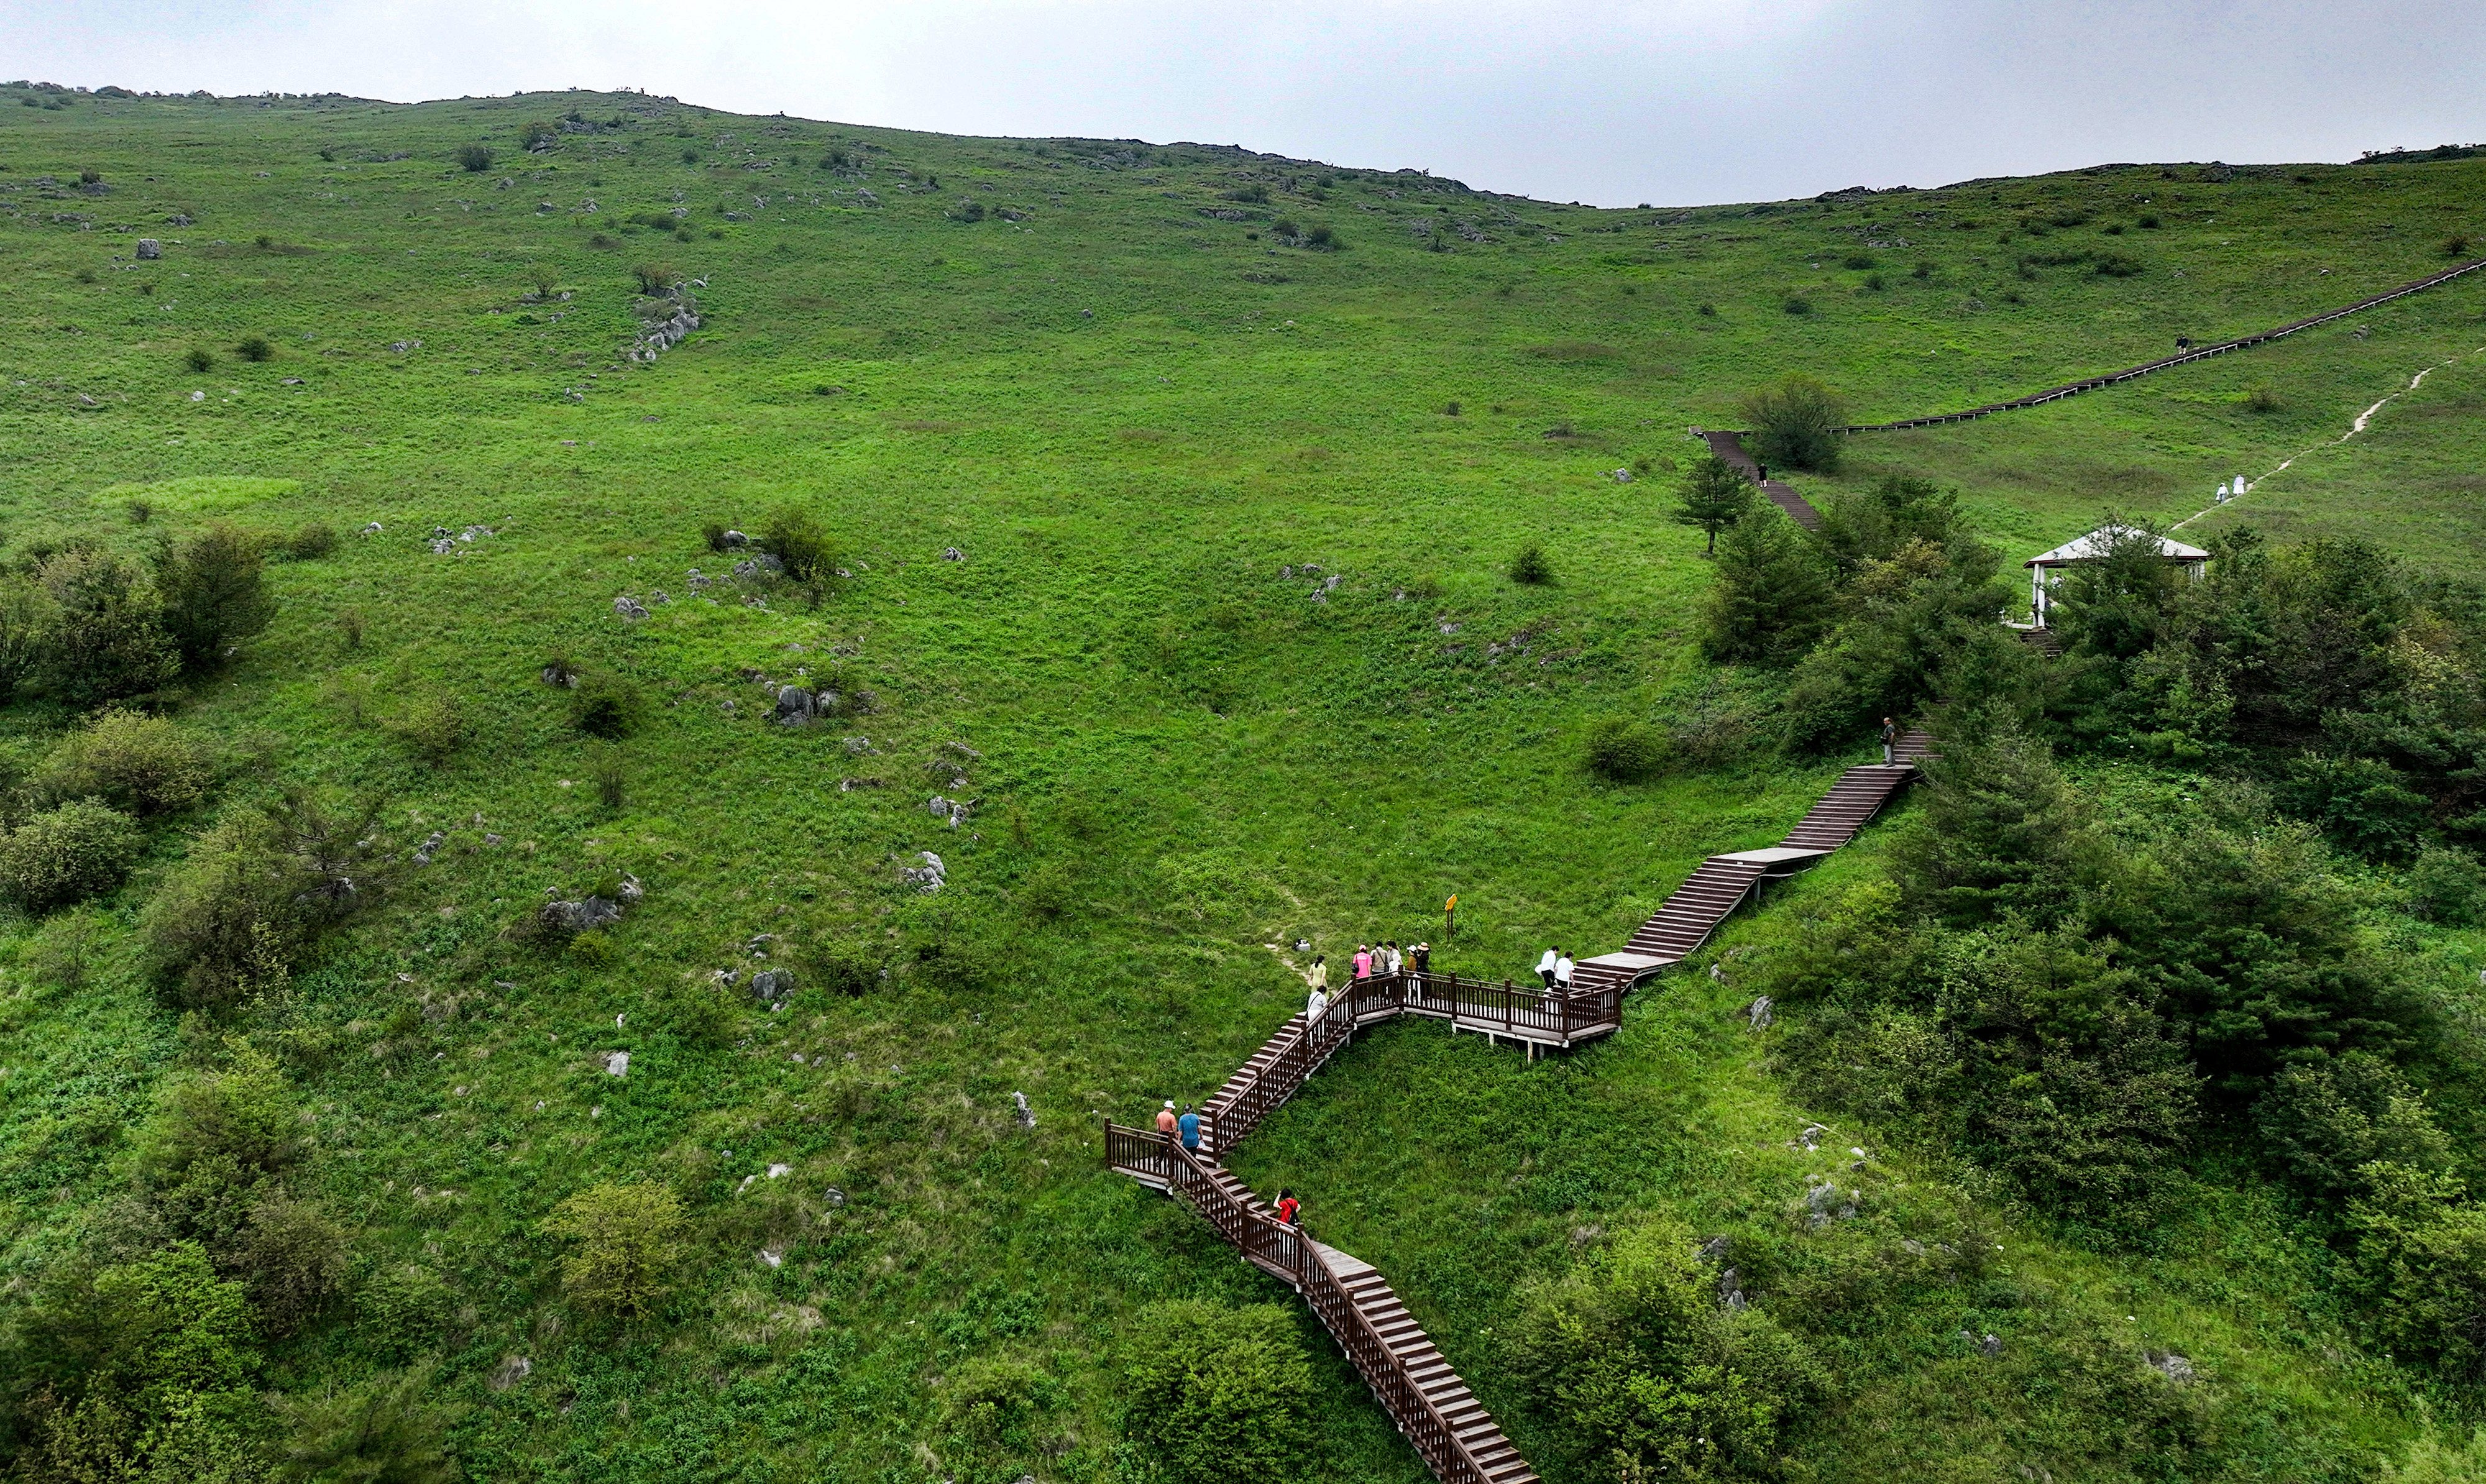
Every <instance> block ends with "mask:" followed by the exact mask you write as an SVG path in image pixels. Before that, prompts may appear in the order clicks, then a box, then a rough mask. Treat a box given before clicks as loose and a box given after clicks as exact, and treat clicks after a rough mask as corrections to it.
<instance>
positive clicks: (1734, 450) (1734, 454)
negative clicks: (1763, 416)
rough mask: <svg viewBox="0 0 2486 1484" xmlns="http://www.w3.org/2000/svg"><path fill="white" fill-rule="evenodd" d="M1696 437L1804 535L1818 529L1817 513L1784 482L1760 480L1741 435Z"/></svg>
mask: <svg viewBox="0 0 2486 1484" xmlns="http://www.w3.org/2000/svg"><path fill="white" fill-rule="evenodd" d="M1700 436H1701V438H1702V439H1704V440H1705V441H1706V442H1707V443H1708V445H1709V452H1710V453H1715V454H1716V455H1718V458H1719V460H1720V461H1721V462H1723V463H1725V464H1726V466H1727V467H1728V468H1730V469H1732V470H1734V471H1735V472H1736V473H1737V474H1740V475H1742V476H1743V477H1744V478H1745V479H1748V480H1750V481H1753V482H1754V483H1755V484H1758V485H1759V486H1761V493H1762V494H1765V495H1767V496H1769V497H1770V504H1772V505H1775V506H1777V507H1778V508H1780V509H1782V510H1784V511H1786V512H1787V516H1788V518H1789V519H1791V520H1793V521H1794V522H1795V523H1796V524H1797V525H1799V526H1802V527H1804V529H1806V530H1807V531H1818V530H1820V529H1821V512H1820V511H1819V510H1816V509H1814V508H1812V505H1811V503H1810V502H1809V501H1808V500H1806V499H1805V498H1804V496H1802V495H1799V494H1797V493H1796V492H1795V486H1794V485H1792V484H1789V483H1787V482H1786V481H1784V480H1765V479H1763V478H1761V474H1762V470H1761V466H1760V465H1759V464H1758V463H1757V462H1755V461H1754V458H1753V455H1752V454H1751V453H1746V452H1745V450H1744V435H1743V434H1742V433H1720V432H1708V431H1703V432H1702V433H1701V434H1700Z"/></svg>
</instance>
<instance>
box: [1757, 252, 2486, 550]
mask: <svg viewBox="0 0 2486 1484" xmlns="http://www.w3.org/2000/svg"><path fill="white" fill-rule="evenodd" d="M2479 268H2486V258H2480V259H2478V260H2476V261H2473V262H2464V263H2462V264H2461V265H2460V266H2458V267H2456V268H2445V269H2444V270H2443V271H2442V272H2440V273H2434V274H2429V275H2428V276H2426V277H2424V278H2421V279H2418V280H2417V282H2416V283H2413V284H2402V285H2401V286H2400V287H2398V288H2397V289H2389V290H2388V291H2386V292H2383V293H2378V294H2373V295H2370V296H2368V297H2366V298H2362V299H2359V300H2358V301H2357V302H2356V303H2354V304H2350V305H2347V306H2344V307H2343V308H2339V309H2334V310H2329V311H2326V312H2325V313H2323V314H2319V315H2314V316H2309V317H2307V318H2304V319H2297V320H2291V321H2290V322H2288V323H2286V324H2283V325H2280V326H2279V328H2278V329H2276V330H2264V331H2262V332H2261V333H2260V334H2258V335H2247V336H2242V337H2240V338H2238V339H2236V340H2230V341H2222V342H2220V343H2219V344H2215V345H2196V346H2193V347H2192V348H2191V349H2188V350H2179V351H2177V352H2176V353H2175V354H2173V355H2170V356H2165V357H2161V358H2160V359H2158V360H2155V361H2151V362H2149V363H2147V364H2145V365H2141V366H2134V367H2128V368H2126V369H2125V370H2123V371H2109V372H2107V373H2106V374H2105V375H2103V376H2088V377H2085V378H2083V379H2082V380H2079V381H2067V382H2065V383H2063V384H2062V385H2061V386H2058V387H2048V388H2047V389H2046V390H2044V391H2042V392H2032V393H2030V395H2028V396H2027V397H2015V398H2012V399H2011V400H2009V401H2007V402H1987V403H1986V404H1985V405H1984V406H1982V407H1971V408H1969V409H1968V410H1967V411H1965V412H1945V413H1940V414H1937V415H1936V416H1933V417H1928V418H1902V419H1900V420H1899V421H1898V422H1895V423H1858V424H1855V425H1853V426H1847V427H1842V428H1840V429H1839V431H1840V432H1842V433H1889V432H1897V431H1899V430H1900V429H1902V428H1909V427H1932V426H1936V425H1938V424H1943V423H1969V422H1974V421H1975V420H1976V419H1978V418H1984V417H1992V416H1993V415H1994V414H1995V413H1998V412H2010V411H2014V410H2016V409H2018V408H2022V407H2042V406H2044V405H2045V404H2046V403H2048V402H2053V401H2060V400H2062V399H2063V398H2066V397H2078V396H2079V395H2080V394H2082V393H2083V392H2094V391H2096V390H2097V389H2098V388H2100V387H2111V386H2116V385H2119V384H2121V383H2123V382H2126V381H2132V380H2136V379H2138V378H2140V377H2142V376H2146V375H2148V374H2150V373H2151V372H2153V371H2166V370H2168V368H2170V367H2176V366H2189V365H2191V364H2192V363H2193V362H2195V361H2206V360H2208V359H2209V358H2210V357H2212V356H2218V355H2226V354H2228V353H2229V352H2231V351H2237V350H2250V349H2251V348H2252V347H2253V346H2255V345H2266V344H2270V343H2271V342H2272V341H2275V340H2283V339H2285V338H2286V337H2288V336H2290V335H2294V334H2296V333H2297V332H2298V331H2300V330H2310V329H2312V328H2313V327H2314V326H2316V325H2324V324H2329V323H2331V322H2332V321H2333V320H2334V319H2345V318H2347V317H2348V316H2350V315H2359V314H2362V313H2364V312H2365V311H2366V310H2369V309H2373V308H2376V307H2377V306H2380V305H2384V304H2389V303H2390V302H2391V301H2392V300H2393V299H2404V298H2406V297H2408V296H2409V295H2410V294H2413V293H2422V292H2424V291H2425V290H2426V289H2432V288H2435V287H2436V286H2438V285H2441V284H2447V283H2450V282H2451V281H2452V280H2453V279H2455V278H2458V277H2460V276H2461V275H2462V274H2464V273H2473V272H2475V271H2477V270H2478V269H2479ZM1711 446H1712V447H1715V446H1716V445H1715V443H1714V441H1713V442H1712V445H1711ZM1721 456H1722V457H1723V456H1724V455H1723V454H1722V455H1721ZM1773 498H1775V497H1773ZM1789 513H1793V512H1791V511H1790V512H1789Z"/></svg>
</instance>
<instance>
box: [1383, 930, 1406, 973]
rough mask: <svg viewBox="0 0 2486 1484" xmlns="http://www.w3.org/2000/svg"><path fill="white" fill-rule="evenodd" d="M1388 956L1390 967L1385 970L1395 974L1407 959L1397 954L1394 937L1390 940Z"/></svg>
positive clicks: (1396, 941) (1396, 942)
mask: <svg viewBox="0 0 2486 1484" xmlns="http://www.w3.org/2000/svg"><path fill="white" fill-rule="evenodd" d="M1389 957H1390V967H1389V969H1388V970H1387V971H1386V972H1388V973H1391V974H1396V973H1397V972H1398V971H1399V970H1400V969H1401V968H1403V967H1405V965H1406V962H1407V961H1406V960H1405V959H1403V958H1400V957H1399V956H1398V940H1397V939H1395V938H1393V939H1391V940H1390V947H1389Z"/></svg>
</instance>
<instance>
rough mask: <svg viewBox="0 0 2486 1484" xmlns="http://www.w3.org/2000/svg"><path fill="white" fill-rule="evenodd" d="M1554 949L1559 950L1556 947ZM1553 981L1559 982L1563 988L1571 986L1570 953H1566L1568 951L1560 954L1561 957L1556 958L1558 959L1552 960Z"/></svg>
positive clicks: (1559, 950)
mask: <svg viewBox="0 0 2486 1484" xmlns="http://www.w3.org/2000/svg"><path fill="white" fill-rule="evenodd" d="M1555 951H1557V952H1561V949H1559V948H1558V949H1556V950H1555ZM1554 982H1555V983H1557V984H1559V985H1561V987H1562V988H1564V989H1569V988H1570V987H1571V955H1570V954H1568V953H1563V954H1562V956H1561V958H1558V959H1556V960H1555V961H1554Z"/></svg>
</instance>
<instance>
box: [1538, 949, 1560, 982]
mask: <svg viewBox="0 0 2486 1484" xmlns="http://www.w3.org/2000/svg"><path fill="white" fill-rule="evenodd" d="M1561 961H1562V950H1561V948H1547V949H1546V950H1545V956H1544V957H1543V958H1540V959H1538V960H1537V961H1536V980H1537V982H1538V983H1540V984H1542V985H1544V986H1545V987H1546V988H1547V989H1552V988H1553V987H1554V966H1555V965H1556V964H1559V963H1561Z"/></svg>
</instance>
